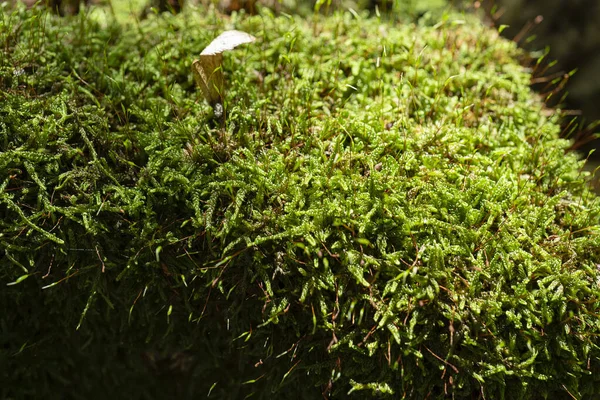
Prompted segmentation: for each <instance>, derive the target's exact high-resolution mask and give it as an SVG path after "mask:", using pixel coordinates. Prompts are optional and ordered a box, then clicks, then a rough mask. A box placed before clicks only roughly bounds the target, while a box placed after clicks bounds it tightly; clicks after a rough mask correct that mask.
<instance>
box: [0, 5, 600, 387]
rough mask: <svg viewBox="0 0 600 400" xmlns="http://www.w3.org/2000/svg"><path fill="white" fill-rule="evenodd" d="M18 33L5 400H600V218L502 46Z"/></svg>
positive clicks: (466, 24) (36, 29) (198, 24)
mask: <svg viewBox="0 0 600 400" xmlns="http://www.w3.org/2000/svg"><path fill="white" fill-rule="evenodd" d="M230 28H235V29H240V30H243V31H246V32H250V33H252V34H253V35H254V36H256V37H257V38H258V39H259V40H258V42H257V43H255V44H254V45H248V46H246V47H244V48H243V49H241V50H236V51H235V52H232V53H231V54H228V55H227V56H226V57H225V63H224V66H223V69H224V71H225V76H226V81H227V86H228V87H227V92H226V95H225V112H226V119H225V121H224V122H223V123H221V122H219V121H215V120H214V119H212V117H211V113H212V111H211V109H210V107H209V105H208V104H205V103H204V102H203V101H202V100H201V93H200V92H199V91H198V90H197V89H196V88H195V87H194V83H193V78H192V75H191V71H190V65H191V62H192V60H193V59H194V58H196V57H197V55H198V54H199V52H200V51H201V50H202V48H204V47H205V46H206V45H207V44H208V43H209V42H210V40H211V39H212V38H213V37H215V36H216V35H217V34H218V33H220V32H221V31H222V30H225V29H230ZM0 29H1V30H2V35H0V37H1V38H2V42H1V43H0V47H1V48H2V57H1V58H0V88H1V91H0V100H1V101H0V121H1V122H0V146H1V148H0V149H1V153H0V174H1V175H0V188H1V191H0V215H1V216H2V218H0V226H1V232H2V234H1V236H0V251H1V252H2V259H1V261H0V263H1V265H2V268H1V269H0V271H1V273H0V274H1V275H0V276H1V279H2V282H3V283H5V284H8V286H6V288H5V289H3V291H2V293H1V294H0V302H1V303H0V304H1V305H2V309H4V310H8V311H7V312H5V313H3V314H2V316H1V317H0V324H1V325H2V327H3V329H2V332H3V333H2V336H1V337H0V343H1V344H2V349H3V350H2V352H1V353H0V357H1V358H2V359H0V361H2V362H3V364H4V365H8V366H9V368H7V371H9V372H8V376H7V379H8V380H7V382H6V384H4V385H0V387H2V389H1V390H2V392H1V393H2V397H6V398H17V397H22V396H25V395H28V394H29V395H31V394H35V395H36V396H39V395H40V394H44V395H45V396H46V397H50V398H52V397H57V394H56V393H61V394H62V393H63V389H62V388H63V387H66V388H68V389H69V390H70V393H72V394H73V397H98V398H105V397H106V396H109V395H112V396H115V395H118V396H121V397H128V398H131V397H133V398H157V397H161V396H166V397H168V396H172V394H173V392H177V393H178V394H179V395H180V396H184V395H189V396H198V395H199V394H200V395H204V394H206V393H210V397H214V398H243V397H244V396H247V395H250V394H254V396H253V397H254V398H263V397H264V398H267V397H269V398H270V397H272V396H273V392H275V393H276V395H277V396H280V397H285V398H316V397H318V396H320V394H321V393H325V394H328V395H330V396H331V397H334V398H346V397H348V395H347V394H348V393H350V397H352V396H354V397H356V398H364V397H365V396H382V397H386V396H388V397H389V396H393V397H406V398H415V399H417V398H425V397H429V398H440V397H444V396H454V397H457V398H471V397H478V396H481V397H482V398H483V397H484V396H485V398H527V399H528V398H566V397H567V396H568V393H570V394H572V395H573V396H578V397H586V398H589V397H591V396H594V395H597V394H598V392H597V391H598V389H597V388H598V384H597V383H596V378H595V376H598V374H597V372H598V368H599V359H598V356H599V349H598V340H597V335H598V332H599V331H600V326H599V324H598V319H597V315H598V312H599V308H600V303H599V302H598V296H599V294H600V292H599V289H598V272H597V265H598V264H599V263H600V253H599V250H598V249H599V248H600V247H599V245H600V243H599V237H598V218H599V212H600V205H599V203H598V199H597V197H595V196H594V195H593V194H592V193H591V192H590V191H589V190H588V188H587V186H586V181H587V180H588V177H587V175H586V173H585V172H582V170H581V169H582V162H581V161H579V160H578V159H577V157H576V156H575V155H573V154H569V153H567V152H566V149H567V147H568V145H569V143H568V142H567V141H565V140H562V139H559V138H558V133H559V132H558V125H557V124H556V117H554V116H552V113H551V112H548V110H546V109H544V108H543V105H542V102H541V101H540V100H539V99H538V98H537V97H536V96H535V95H534V94H532V93H531V92H530V90H529V88H528V83H529V73H528V71H527V70H526V69H524V68H522V67H521V66H519V65H518V64H517V62H516V61H515V60H516V58H517V57H518V56H519V50H517V49H516V47H515V45H514V44H513V43H510V42H508V41H505V40H503V39H499V38H498V35H497V33H496V32H494V31H490V30H489V29H487V28H485V27H484V26H482V24H481V23H479V22H478V21H477V20H476V19H474V18H472V17H469V16H465V15H459V14H455V13H453V12H452V11H448V12H446V13H445V14H443V15H441V16H440V17H439V18H437V19H435V20H433V19H432V18H431V17H427V16H425V17H424V18H423V19H421V20H420V22H418V23H410V24H409V23H402V24H399V23H396V24H394V23H392V22H390V21H387V20H385V18H383V19H377V18H366V15H362V14H360V13H351V12H339V13H335V14H333V15H331V16H328V17H324V16H319V15H315V16H313V17H312V18H309V19H308V20H303V19H300V18H298V17H293V16H274V15H272V14H270V13H269V11H267V10H263V12H262V14H261V15H259V16H255V17H243V16H240V15H234V16H233V17H231V19H226V18H223V17H221V16H219V15H217V14H214V11H206V10H202V9H200V10H194V9H190V10H187V11H186V12H184V13H182V14H181V15H178V16H171V15H164V16H161V17H160V18H156V17H150V18H149V19H148V20H146V21H143V22H140V23H136V24H135V25H126V24H123V25H121V24H117V23H116V22H114V21H111V20H110V19H108V20H107V21H106V22H105V23H103V24H100V23H99V22H97V21H95V20H94V19H92V18H89V17H88V16H86V15H81V16H78V17H76V18H71V19H66V20H61V19H58V18H55V17H51V16H48V15H43V14H39V11H24V10H17V11H15V12H14V13H5V14H2V20H0ZM32 365H33V366H34V367H33V368H32ZM151 374H154V376H155V377H158V378H159V379H154V378H150V376H152V375H151ZM30 382H36V387H35V388H34V387H32V385H31V384H30ZM53 393H54V394H53Z"/></svg>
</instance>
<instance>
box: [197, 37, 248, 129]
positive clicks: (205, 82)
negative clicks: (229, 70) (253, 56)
mask: <svg viewBox="0 0 600 400" xmlns="http://www.w3.org/2000/svg"><path fill="white" fill-rule="evenodd" d="M255 40H256V38H255V37H254V36H252V35H250V34H248V33H246V32H241V31H225V32H223V33H221V34H220V35H219V36H218V37H217V38H216V39H215V40H213V41H212V42H211V43H210V44H209V45H208V46H207V47H206V48H205V49H204V50H202V53H200V59H199V60H194V62H193V63H192V72H193V73H194V79H195V80H196V84H197V85H198V86H200V89H202V92H203V93H204V97H205V98H206V100H207V101H208V103H209V104H210V105H211V106H212V107H213V109H214V111H215V116H216V117H218V118H220V117H221V116H222V115H223V104H222V97H223V88H224V83H225V82H224V79H223V69H222V64H223V52H224V51H227V50H233V49H234V48H236V47H237V46H239V45H240V44H244V43H252V42H254V41H255Z"/></svg>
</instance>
